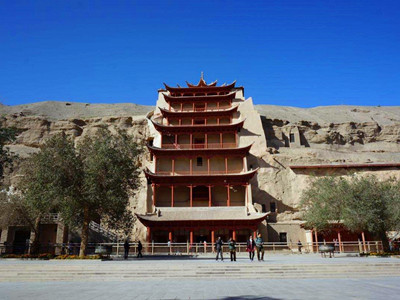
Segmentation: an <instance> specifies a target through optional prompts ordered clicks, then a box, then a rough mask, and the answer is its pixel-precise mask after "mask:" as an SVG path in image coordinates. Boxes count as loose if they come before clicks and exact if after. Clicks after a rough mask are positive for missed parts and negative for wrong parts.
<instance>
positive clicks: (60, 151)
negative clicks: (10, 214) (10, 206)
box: [14, 135, 79, 253]
mask: <svg viewBox="0 0 400 300" xmlns="http://www.w3.org/2000/svg"><path fill="white" fill-rule="evenodd" d="M77 166H79V161H78V159H77V157H76V155H75V151H74V145H73V143H72V141H70V140H68V139H67V138H66V136H65V135H57V136H55V137H53V138H52V139H50V140H48V141H47V142H46V143H45V144H44V146H43V147H41V151H39V152H38V153H35V154H33V155H32V156H30V157H29V158H28V159H26V160H25V161H24V162H23V163H22V165H21V169H20V180H19V182H18V183H17V187H18V190H19V191H20V192H21V194H20V201H18V198H16V201H15V203H14V206H16V207H20V209H19V210H18V211H19V212H20V214H21V215H22V216H23V218H24V219H25V220H26V221H27V223H28V224H29V225H30V227H31V229H32V230H33V232H34V233H35V235H34V240H33V241H32V249H31V251H32V253H37V252H38V251H39V238H40V222H41V219H42V217H43V216H44V215H46V214H48V213H51V212H55V211H58V210H59V209H60V206H61V205H60V204H61V203H62V201H63V197H64V195H65V194H66V193H65V191H66V190H69V189H71V187H73V186H74V183H75V182H77V181H78V180H79V178H76V175H78V173H76V172H75V169H76V167H77ZM18 202H19V203H18ZM32 218H33V220H32Z"/></svg>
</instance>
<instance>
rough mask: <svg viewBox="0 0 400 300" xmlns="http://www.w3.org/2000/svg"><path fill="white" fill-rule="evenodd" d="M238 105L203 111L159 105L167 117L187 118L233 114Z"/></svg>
mask: <svg viewBox="0 0 400 300" xmlns="http://www.w3.org/2000/svg"><path fill="white" fill-rule="evenodd" d="M238 107H239V106H238V105H235V106H232V107H230V108H228V109H215V110H203V111H183V112H180V111H170V110H167V109H165V108H162V107H159V110H160V111H161V114H162V115H163V116H164V117H166V118H185V117H186V118H187V117H212V116H231V115H232V114H233V113H235V112H236V111H237V110H238Z"/></svg>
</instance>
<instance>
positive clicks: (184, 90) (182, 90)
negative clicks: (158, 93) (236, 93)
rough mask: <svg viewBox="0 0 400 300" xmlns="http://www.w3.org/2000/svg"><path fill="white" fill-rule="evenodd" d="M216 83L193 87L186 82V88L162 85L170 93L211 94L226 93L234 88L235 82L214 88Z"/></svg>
mask: <svg viewBox="0 0 400 300" xmlns="http://www.w3.org/2000/svg"><path fill="white" fill-rule="evenodd" d="M216 84H217V81H214V82H213V83H211V84H210V85H207V86H204V85H203V86H198V85H197V86H195V85H192V84H190V83H188V82H187V85H188V87H171V86H168V85H167V84H165V83H164V86H165V89H166V90H167V91H169V92H171V93H196V92H197V93H212V92H227V91H230V90H232V89H234V88H235V84H236V81H234V82H232V83H231V84H228V85H222V86H216Z"/></svg>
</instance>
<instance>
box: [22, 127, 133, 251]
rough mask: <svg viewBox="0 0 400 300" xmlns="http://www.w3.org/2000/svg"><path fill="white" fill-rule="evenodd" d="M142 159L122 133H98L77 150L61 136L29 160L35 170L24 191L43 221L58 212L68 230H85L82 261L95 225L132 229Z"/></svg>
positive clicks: (29, 174)
mask: <svg viewBox="0 0 400 300" xmlns="http://www.w3.org/2000/svg"><path fill="white" fill-rule="evenodd" d="M138 154H139V147H138V145H137V144H136V143H134V142H133V141H132V139H131V138H130V137H129V136H127V135H126V133H124V132H122V131H121V132H117V133H116V134H111V133H110V132H109V131H107V130H105V129H99V130H98V132H97V133H96V134H94V135H92V136H86V137H84V138H82V140H81V141H80V143H79V144H78V145H77V147H74V143H73V141H71V140H69V139H68V138H67V137H66V136H65V135H57V136H55V137H53V138H52V139H51V140H50V141H49V142H48V143H46V145H45V146H44V147H43V149H42V151H41V152H40V154H37V155H35V156H34V157H32V158H31V159H30V160H29V161H30V164H31V168H26V169H24V178H26V181H25V180H24V183H23V184H21V185H20V187H21V190H22V191H23V195H24V197H25V199H26V201H27V202H29V203H30V205H32V206H34V207H35V208H37V209H38V210H39V211H40V213H39V214H38V216H40V215H42V214H43V213H47V212H49V211H50V210H54V209H57V211H59V212H60V213H61V215H62V217H63V220H64V221H65V222H66V223H67V224H68V225H70V226H71V227H75V228H80V229H81V238H82V240H81V248H80V255H81V256H83V255H85V253H86V249H87V244H88V234H89V223H90V221H92V220H94V219H97V218H99V217H101V220H102V223H105V224H107V225H108V227H109V228H112V229H121V228H124V229H126V228H130V227H131V225H132V221H133V215H132V213H131V212H130V210H129V208H128V205H129V198H130V196H131V195H132V194H133V192H134V190H135V188H136V187H137V184H138V170H137V163H138V161H137V155H138ZM33 173H35V174H36V173H38V175H36V177H34V176H35V175H34V174H33ZM31 178H34V179H35V181H36V182H32V181H33V180H31Z"/></svg>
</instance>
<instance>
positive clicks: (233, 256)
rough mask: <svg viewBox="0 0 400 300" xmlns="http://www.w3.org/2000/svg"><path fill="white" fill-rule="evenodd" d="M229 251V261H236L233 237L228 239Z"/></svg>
mask: <svg viewBox="0 0 400 300" xmlns="http://www.w3.org/2000/svg"><path fill="white" fill-rule="evenodd" d="M229 252H230V254H231V261H236V241H235V240H234V239H233V238H230V239H229Z"/></svg>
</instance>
